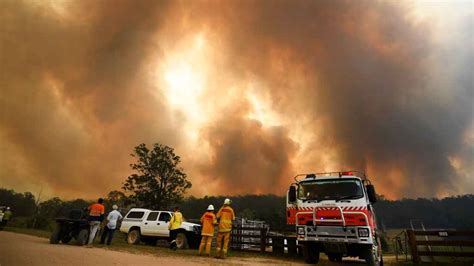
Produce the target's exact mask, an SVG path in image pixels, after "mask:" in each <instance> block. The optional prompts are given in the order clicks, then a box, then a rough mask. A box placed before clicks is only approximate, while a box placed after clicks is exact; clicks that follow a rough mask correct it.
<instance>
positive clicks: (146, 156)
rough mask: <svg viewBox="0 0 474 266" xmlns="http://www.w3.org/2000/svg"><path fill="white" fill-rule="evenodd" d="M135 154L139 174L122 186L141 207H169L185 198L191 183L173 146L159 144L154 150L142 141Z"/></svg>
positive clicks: (135, 166)
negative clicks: (180, 165)
mask: <svg viewBox="0 0 474 266" xmlns="http://www.w3.org/2000/svg"><path fill="white" fill-rule="evenodd" d="M131 156H132V157H134V158H136V159H137V161H136V162H135V163H132V164H130V167H131V168H132V169H133V170H135V171H136V173H134V174H132V175H130V176H129V177H128V178H127V179H126V180H125V182H124V183H123V187H122V189H123V190H124V192H125V193H126V194H128V196H129V198H130V199H131V200H132V201H134V202H135V204H136V205H137V206H140V207H144V208H151V209H167V208H170V207H171V206H172V205H173V204H177V203H179V202H181V201H182V200H183V198H184V194H185V192H186V190H187V189H189V188H191V182H189V181H188V180H187V175H186V174H185V173H184V170H183V169H182V168H181V167H179V164H180V162H181V158H180V157H179V156H178V155H176V154H175V152H174V149H173V148H171V147H169V146H166V145H162V144H158V143H155V144H154V145H153V148H152V149H151V150H150V149H148V148H147V146H146V145H145V144H144V143H142V144H140V145H138V146H136V147H135V148H134V152H133V153H132V154H131Z"/></svg>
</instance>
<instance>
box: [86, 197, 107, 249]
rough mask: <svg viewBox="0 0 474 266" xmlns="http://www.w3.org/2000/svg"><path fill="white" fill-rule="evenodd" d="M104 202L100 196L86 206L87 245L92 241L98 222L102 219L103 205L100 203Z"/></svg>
mask: <svg viewBox="0 0 474 266" xmlns="http://www.w3.org/2000/svg"><path fill="white" fill-rule="evenodd" d="M103 202H104V199H103V198H100V199H99V200H98V201H97V203H94V204H92V205H91V206H89V208H87V209H88V210H89V219H88V220H89V225H90V233H89V243H88V244H89V245H91V244H92V243H93V242H94V238H95V234H96V233H97V230H98V229H99V225H100V223H101V222H102V221H103V220H104V213H105V207H104V205H103V204H102V203H103Z"/></svg>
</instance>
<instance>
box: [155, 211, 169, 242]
mask: <svg viewBox="0 0 474 266" xmlns="http://www.w3.org/2000/svg"><path fill="white" fill-rule="evenodd" d="M170 220H171V213H170V212H161V213H160V217H159V218H158V234H159V236H161V237H169V236H170V230H169V229H168V226H169V225H170Z"/></svg>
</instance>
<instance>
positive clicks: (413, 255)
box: [407, 229, 420, 263]
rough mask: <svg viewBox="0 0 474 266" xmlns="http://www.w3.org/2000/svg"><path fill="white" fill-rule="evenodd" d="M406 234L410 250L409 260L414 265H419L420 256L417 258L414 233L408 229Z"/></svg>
mask: <svg viewBox="0 0 474 266" xmlns="http://www.w3.org/2000/svg"><path fill="white" fill-rule="evenodd" d="M407 233H408V242H409V243H410V249H411V258H412V260H413V262H414V263H419V262H420V256H418V249H417V248H416V235H415V231H413V230H411V229H409V230H407Z"/></svg>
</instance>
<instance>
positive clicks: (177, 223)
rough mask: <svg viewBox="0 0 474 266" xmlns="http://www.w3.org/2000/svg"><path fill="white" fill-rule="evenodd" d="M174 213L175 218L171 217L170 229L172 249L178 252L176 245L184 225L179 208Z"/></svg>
mask: <svg viewBox="0 0 474 266" xmlns="http://www.w3.org/2000/svg"><path fill="white" fill-rule="evenodd" d="M173 211H174V212H173V216H172V217H171V220H170V224H169V226H168V229H169V230H170V241H171V242H170V249H172V250H176V249H177V248H178V247H177V245H176V236H177V235H178V229H179V228H180V227H181V224H182V223H183V215H182V214H181V212H180V211H179V208H178V207H175V208H174V210H173Z"/></svg>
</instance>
